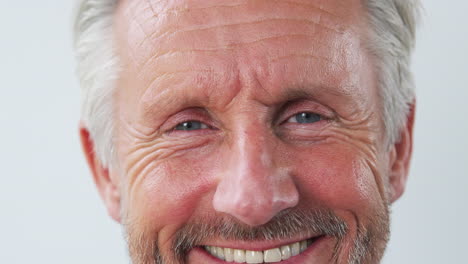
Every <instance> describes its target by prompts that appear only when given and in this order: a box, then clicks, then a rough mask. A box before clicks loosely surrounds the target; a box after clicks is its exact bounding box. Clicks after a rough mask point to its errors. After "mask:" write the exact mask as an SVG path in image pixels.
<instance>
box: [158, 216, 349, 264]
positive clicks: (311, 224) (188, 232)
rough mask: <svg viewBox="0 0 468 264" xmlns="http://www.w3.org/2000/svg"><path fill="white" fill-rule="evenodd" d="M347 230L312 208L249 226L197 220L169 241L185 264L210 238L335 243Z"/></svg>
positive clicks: (221, 220) (224, 219)
mask: <svg viewBox="0 0 468 264" xmlns="http://www.w3.org/2000/svg"><path fill="white" fill-rule="evenodd" d="M347 232H348V227H347V225H346V222H345V221H344V220H342V219H341V218H339V217H338V216H337V215H335V214H334V213H333V212H332V211H330V210H326V209H315V210H309V211H304V210H298V209H289V210H284V211H282V212H281V213H279V214H278V215H276V216H275V217H274V218H272V220H271V221H269V222H268V223H266V224H264V225H262V226H256V227H252V226H248V225H245V224H242V223H241V222H239V221H237V220H236V219H235V218H233V217H228V216H224V217H217V218H214V219H200V220H197V221H196V222H192V223H189V224H186V225H185V226H184V227H183V228H181V229H180V230H179V231H178V232H177V233H176V234H175V239H174V241H173V244H172V248H173V249H174V251H173V253H174V256H173V257H174V259H176V260H177V261H178V262H179V263H186V260H187V256H188V253H189V252H190V250H191V249H193V248H195V247H197V246H201V245H202V244H201V243H203V241H206V240H208V239H210V238H222V239H224V240H243V241H258V240H263V241H271V240H280V239H291V238H294V237H297V236H298V235H301V234H302V235H304V234H307V235H310V236H318V235H325V236H331V237H335V238H337V239H338V240H337V241H338V243H337V244H339V242H340V241H341V240H342V239H343V238H344V237H345V235H346V233H347ZM157 255H158V254H155V262H156V263H160V262H158V261H161V259H160V257H161V256H157Z"/></svg>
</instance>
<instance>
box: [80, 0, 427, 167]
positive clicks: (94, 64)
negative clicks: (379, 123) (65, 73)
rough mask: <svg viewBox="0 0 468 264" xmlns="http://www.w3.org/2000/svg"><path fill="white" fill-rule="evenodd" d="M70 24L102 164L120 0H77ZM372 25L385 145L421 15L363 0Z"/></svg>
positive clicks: (408, 87) (402, 114) (404, 102)
mask: <svg viewBox="0 0 468 264" xmlns="http://www.w3.org/2000/svg"><path fill="white" fill-rule="evenodd" d="M80 1H81V2H80V5H79V8H78V12H77V16H76V18H75V27H74V48H75V53H76V57H77V74H78V77H79V80H80V85H81V90H82V98H81V107H82V111H81V119H82V122H83V125H84V126H85V127H86V128H87V129H88V130H89V133H90V135H91V138H92V140H93V141H94V144H95V145H94V146H95V150H94V151H95V152H96V155H97V157H98V158H99V159H100V161H101V162H102V164H103V165H104V166H109V165H111V164H112V163H113V161H114V159H115V146H114V142H113V138H114V128H115V125H114V122H115V121H114V118H113V114H114V107H113V95H114V91H115V89H114V87H115V81H116V79H117V78H118V75H119V72H120V68H119V61H118V58H117V56H116V55H115V54H116V52H115V47H114V41H113V17H114V16H113V14H114V12H115V9H116V6H117V4H118V0H80ZM363 2H364V5H365V6H366V8H367V10H368V12H367V13H368V21H369V23H370V30H371V32H369V34H368V39H367V41H366V45H367V48H368V50H369V52H370V54H371V55H372V56H373V57H374V58H375V63H376V65H375V66H376V69H377V74H378V76H377V78H378V82H379V95H380V98H381V100H382V102H383V104H382V120H384V126H385V132H386V139H387V144H388V145H390V144H393V143H394V142H397V141H398V140H399V134H400V130H401V128H402V127H403V126H404V125H405V123H406V119H407V116H408V113H409V111H410V107H411V105H412V102H413V101H414V98H415V87H414V83H413V78H412V73H411V71H410V61H411V53H412V50H413V47H414V44H415V31H416V24H417V20H418V15H419V1H418V0H363Z"/></svg>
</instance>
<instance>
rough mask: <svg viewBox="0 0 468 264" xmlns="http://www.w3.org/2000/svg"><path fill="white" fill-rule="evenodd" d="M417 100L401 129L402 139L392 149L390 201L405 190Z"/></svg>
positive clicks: (411, 150) (393, 200)
mask: <svg viewBox="0 0 468 264" xmlns="http://www.w3.org/2000/svg"><path fill="white" fill-rule="evenodd" d="M415 110H416V101H413V104H412V105H411V108H410V112H409V114H408V118H407V120H406V125H405V126H404V127H403V128H402V130H401V131H400V141H398V142H396V143H395V144H394V145H393V146H392V148H391V151H390V168H391V169H390V197H389V198H390V201H391V202H392V203H393V202H395V201H396V200H397V199H398V198H400V197H401V195H402V194H403V192H404V191H405V187H406V181H407V179H408V173H409V166H410V161H411V154H412V152H413V126H414V116H415Z"/></svg>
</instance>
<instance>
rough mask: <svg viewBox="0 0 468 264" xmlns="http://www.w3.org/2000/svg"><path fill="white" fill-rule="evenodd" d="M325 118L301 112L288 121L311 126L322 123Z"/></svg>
mask: <svg viewBox="0 0 468 264" xmlns="http://www.w3.org/2000/svg"><path fill="white" fill-rule="evenodd" d="M322 119H323V118H322V116H321V115H319V114H315V113H311V112H301V113H297V114H295V115H293V116H292V117H290V118H289V119H288V121H287V122H289V123H299V124H311V123H316V122H318V121H321V120H322Z"/></svg>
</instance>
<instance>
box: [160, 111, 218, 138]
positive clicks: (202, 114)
mask: <svg viewBox="0 0 468 264" xmlns="http://www.w3.org/2000/svg"><path fill="white" fill-rule="evenodd" d="M189 121H193V122H200V123H203V124H205V125H206V126H207V127H208V128H215V126H214V122H213V121H212V120H211V119H210V118H209V116H208V114H207V113H206V111H205V110H204V109H200V108H189V109H185V110H182V111H180V112H178V113H176V114H174V115H172V116H170V117H169V118H168V119H167V120H166V121H165V122H164V124H163V125H162V126H161V131H162V132H163V133H170V132H172V131H179V130H175V128H176V127H177V126H178V125H180V124H181V123H184V122H189Z"/></svg>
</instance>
